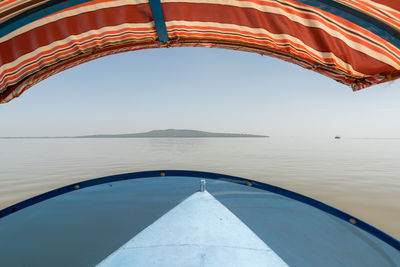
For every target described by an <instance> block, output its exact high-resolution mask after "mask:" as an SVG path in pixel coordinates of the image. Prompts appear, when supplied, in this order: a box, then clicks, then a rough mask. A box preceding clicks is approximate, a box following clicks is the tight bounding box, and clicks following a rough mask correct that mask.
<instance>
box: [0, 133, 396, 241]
mask: <svg viewBox="0 0 400 267" xmlns="http://www.w3.org/2000/svg"><path fill="white" fill-rule="evenodd" d="M0 147H1V152H0V164H1V168H0V208H4V207H6V206H9V205H11V204H13V203H16V202H18V201H21V200H23V199H26V198H29V197H32V196H34V195H36V194H39V193H43V192H45V191H48V190H51V189H54V188H57V187H60V186H63V185H66V184H71V183H74V182H78V181H82V180H86V179H92V178H98V177H102V176H106V175H112V174H119V173H126V172H136V171H143V170H155V169H186V170H200V171H210V172H218V173H223V174H230V175H235V176H241V177H246V178H249V179H255V180H259V181H262V182H266V183H270V184H274V185H278V186H281V187H284V188H286V189H290V190H293V191H296V192H299V193H302V194H305V195H307V196H310V197H312V198H316V199H318V200H321V201H323V202H325V203H327V204H330V205H332V206H334V207H336V208H339V209H342V210H344V211H346V212H348V213H351V214H352V215H354V216H356V217H359V218H361V219H363V220H365V221H366V222H368V223H370V224H372V225H374V226H377V227H378V228H380V229H382V230H383V231H385V232H387V233H389V234H391V235H393V236H394V237H396V238H397V239H400V223H399V222H400V140H396V139H392V140H383V139H380V140H377V139H375V140H371V139H370V140H368V139H340V140H334V139H329V140H328V139H325V140H323V139H320V140H312V139H301V138H287V139H277V138H269V139H258V138H254V139H253V138H209V139H202V138H187V139H179V138H170V139H157V138H153V139H13V140H10V139H8V140H7V139H0Z"/></svg>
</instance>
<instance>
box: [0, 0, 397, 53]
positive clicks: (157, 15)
mask: <svg viewBox="0 0 400 267" xmlns="http://www.w3.org/2000/svg"><path fill="white" fill-rule="evenodd" d="M90 1H91V0H50V1H49V2H46V3H45V4H42V5H39V6H37V7H34V8H32V9H30V10H27V11H25V12H23V13H21V14H19V15H17V16H15V17H13V18H11V19H9V20H7V21H5V22H3V23H1V24H0V38H1V37H3V36H5V35H7V34H9V33H11V32H13V31H15V30H16V29H18V28H21V27H23V26H25V25H27V24H29V23H31V22H33V21H35V20H37V19H40V18H43V17H45V16H47V15H50V14H53V13H55V12H58V11H61V10H63V9H66V8H69V7H72V6H75V5H79V4H82V3H86V2H90ZM295 1H297V2H299V3H302V4H306V5H309V6H312V7H315V8H319V9H321V10H324V11H326V12H329V13H331V14H334V15H336V16H338V17H341V18H343V19H346V20H348V21H351V22H353V23H355V24H357V25H359V26H361V27H363V28H365V29H367V30H369V31H370V32H372V33H374V34H376V35H378V36H380V37H381V38H383V39H385V40H386V41H388V42H390V43H391V44H393V45H394V46H396V47H397V48H400V33H399V32H398V31H397V30H396V29H394V28H392V27H390V26H389V25H387V24H385V23H383V22H381V21H380V20H378V19H375V18H374V17H371V16H368V15H367V14H365V13H362V12H360V11H358V10H355V9H353V8H351V7H348V6H346V5H343V4H341V3H338V2H335V1H333V0H295ZM149 4H150V8H151V11H152V14H153V19H154V22H155V25H156V30H157V35H158V38H159V41H160V42H163V43H166V42H168V34H167V30H166V27H165V21H164V17H163V14H162V7H161V3H160V0H149Z"/></svg>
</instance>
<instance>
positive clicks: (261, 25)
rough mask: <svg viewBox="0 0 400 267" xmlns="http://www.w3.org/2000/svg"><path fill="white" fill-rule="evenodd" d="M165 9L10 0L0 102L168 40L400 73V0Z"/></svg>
mask: <svg viewBox="0 0 400 267" xmlns="http://www.w3.org/2000/svg"><path fill="white" fill-rule="evenodd" d="M154 1H156V2H154ZM150 2H153V4H154V3H156V5H155V6H156V7H157V6H158V7H159V5H160V3H159V0H150ZM157 2H158V5H157ZM153 7H154V5H153ZM155 10H157V8H150V4H149V1H148V0H93V1H87V0H86V1H85V0H67V1H60V0H50V1H49V0H47V1H46V0H3V1H1V2H0V102H1V103H5V102H8V101H10V100H11V99H13V98H15V97H17V96H19V95H21V94H22V93H23V92H24V91H25V90H26V89H28V88H30V87H31V86H32V85H34V84H36V83H38V82H40V81H41V80H43V79H45V78H47V77H49V76H51V75H53V74H56V73H58V72H61V71H63V70H65V69H68V68H71V67H73V66H76V65H78V64H81V63H84V62H87V61H90V60H93V59H96V58H99V57H103V56H106V55H110V54H115V53H120V52H126V51H133V50H139V49H147V48H159V47H180V46H191V47H194V46H202V47H219V48H228V49H234V50H241V51H248V52H255V53H259V54H262V55H268V56H273V57H277V58H280V59H283V60H285V61H289V62H292V63H295V64H298V65H300V66H302V67H304V68H307V69H310V70H313V71H316V72H319V73H321V74H324V75H326V76H329V77H331V78H333V79H335V80H337V81H339V82H341V83H344V84H347V85H349V86H351V87H352V89H353V90H360V89H362V88H365V87H368V86H371V85H374V84H378V83H383V82H386V81H390V80H394V79H397V78H398V77H399V76H400V1H398V0H296V1H295V0H263V1H258V0H161V13H162V14H161V16H160V14H158V12H157V11H155ZM155 12H157V14H155ZM155 22H156V23H155ZM156 26H157V30H156ZM163 29H166V34H167V36H164V37H162V38H160V37H161V36H160V34H162V31H163ZM164 33H165V32H164ZM165 37H166V38H167V41H166V40H165ZM265 72H266V77H267V76H268V70H265Z"/></svg>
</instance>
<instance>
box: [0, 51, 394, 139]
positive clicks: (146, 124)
mask: <svg viewBox="0 0 400 267" xmlns="http://www.w3.org/2000/svg"><path fill="white" fill-rule="evenodd" d="M0 120H1V123H0V136H1V137H5V136H74V135H86V134H119V133H136V132H145V131H150V130H155V129H169V128H175V129H194V130H203V131H212V132H233V133H251V134H264V135H269V136H271V137H273V136H286V137H293V136H296V137H297V136H300V137H302V136H307V137H333V136H336V135H340V136H342V137H348V138H400V81H394V82H390V83H386V84H382V85H376V86H373V87H370V88H367V89H364V90H361V91H359V92H352V90H351V89H350V88H349V87H347V86H345V85H342V84H340V83H338V82H336V81H334V80H332V79H330V78H327V77H325V76H322V75H321V74H317V73H315V72H312V71H309V70H305V69H303V68H301V67H299V66H297V65H294V64H291V63H287V62H284V61H282V60H278V59H275V58H272V57H268V56H260V55H257V54H251V53H247V52H239V51H231V50H224V49H216V48H164V49H151V50H142V51H135V52H128V53H123V54H118V55H113V56H108V57H104V58H101V59H97V60H94V61H91V62H89V63H85V64H82V65H80V66H77V67H75V68H72V69H69V70H66V71H64V72H62V73H59V74H57V75H54V76H52V77H50V78H48V79H46V80H44V81H43V82H41V83H39V84H37V85H35V86H34V87H32V88H30V89H29V90H28V91H26V92H25V93H24V94H22V96H20V97H19V98H17V99H14V100H13V101H11V102H9V103H7V104H1V105H0Z"/></svg>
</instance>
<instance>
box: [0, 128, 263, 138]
mask: <svg viewBox="0 0 400 267" xmlns="http://www.w3.org/2000/svg"><path fill="white" fill-rule="evenodd" d="M213 137H258V138H260V137H263V138H266V137H269V136H266V135H255V134H237V133H212V132H203V131H196V130H181V129H167V130H154V131H150V132H145V133H131V134H95V135H82V136H59V137H57V136H56V137H1V138H3V139H4V138H5V139H22V138H29V139H41V138H213Z"/></svg>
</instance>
